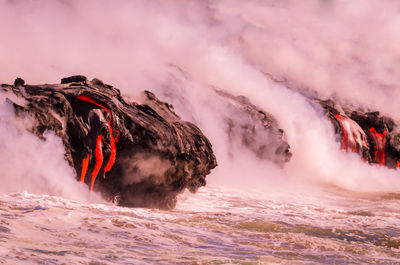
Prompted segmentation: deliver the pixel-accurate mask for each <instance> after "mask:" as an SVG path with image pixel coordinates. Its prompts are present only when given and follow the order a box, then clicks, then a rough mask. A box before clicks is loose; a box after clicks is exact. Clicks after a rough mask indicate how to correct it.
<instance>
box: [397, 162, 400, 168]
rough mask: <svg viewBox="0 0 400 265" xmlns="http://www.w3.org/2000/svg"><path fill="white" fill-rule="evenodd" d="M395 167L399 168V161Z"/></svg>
mask: <svg viewBox="0 0 400 265" xmlns="http://www.w3.org/2000/svg"><path fill="white" fill-rule="evenodd" d="M396 167H397V168H399V167H400V161H398V160H397V164H396Z"/></svg>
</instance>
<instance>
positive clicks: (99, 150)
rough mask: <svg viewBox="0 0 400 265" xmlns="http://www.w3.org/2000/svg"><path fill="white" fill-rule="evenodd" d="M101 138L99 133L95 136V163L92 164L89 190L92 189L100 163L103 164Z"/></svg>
mask: <svg viewBox="0 0 400 265" xmlns="http://www.w3.org/2000/svg"><path fill="white" fill-rule="evenodd" d="M102 140H103V136H102V135H101V134H100V135H99V136H97V142H96V150H95V158H96V165H95V166H94V169H93V172H92V182H91V184H90V190H93V186H94V181H95V180H96V177H97V174H98V173H99V171H100V168H101V165H102V164H103V144H102Z"/></svg>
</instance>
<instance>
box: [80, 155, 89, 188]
mask: <svg viewBox="0 0 400 265" xmlns="http://www.w3.org/2000/svg"><path fill="white" fill-rule="evenodd" d="M88 166H89V154H87V156H86V157H85V158H83V160H82V171H81V182H85V176H86V172H87V169H88Z"/></svg>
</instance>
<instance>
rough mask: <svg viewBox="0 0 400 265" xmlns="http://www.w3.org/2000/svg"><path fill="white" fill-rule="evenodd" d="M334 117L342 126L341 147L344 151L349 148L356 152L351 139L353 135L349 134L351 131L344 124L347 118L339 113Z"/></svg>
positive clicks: (355, 146) (354, 144)
mask: <svg viewBox="0 0 400 265" xmlns="http://www.w3.org/2000/svg"><path fill="white" fill-rule="evenodd" d="M335 118H336V120H337V121H338V122H339V124H340V126H341V128H342V149H343V150H346V151H348V150H349V149H351V150H352V151H353V152H357V145H356V143H355V141H354V139H353V135H350V134H349V132H350V133H351V130H350V129H349V128H348V126H346V124H345V123H346V122H347V118H346V117H343V116H342V115H340V114H336V115H335ZM350 137H351V139H350Z"/></svg>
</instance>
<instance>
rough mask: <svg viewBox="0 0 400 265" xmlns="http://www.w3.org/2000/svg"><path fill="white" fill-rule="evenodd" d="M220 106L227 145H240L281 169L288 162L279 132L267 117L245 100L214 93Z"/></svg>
mask: <svg viewBox="0 0 400 265" xmlns="http://www.w3.org/2000/svg"><path fill="white" fill-rule="evenodd" d="M216 92H217V94H218V96H219V97H220V105H223V106H224V108H225V110H227V111H226V112H225V113H223V114H221V115H224V114H225V116H224V120H225V124H226V131H227V134H228V139H229V140H230V143H231V144H234V143H235V142H240V143H241V144H242V146H243V147H245V148H247V149H248V150H250V151H251V152H253V153H254V154H255V155H256V156H257V157H258V158H260V159H262V160H267V161H272V162H274V163H275V164H277V165H279V166H283V165H284V164H285V163H287V162H289V161H290V158H291V157H292V153H291V152H290V150H289V149H290V146H289V144H288V143H287V142H286V140H285V137H284V131H283V130H282V129H280V128H279V123H278V121H277V120H276V119H275V118H274V117H273V116H272V115H271V114H269V113H267V112H265V111H263V110H261V109H260V108H259V107H257V106H255V105H253V104H252V103H251V102H250V100H249V99H248V98H247V97H245V96H233V95H231V94H229V93H227V92H225V91H222V90H216Z"/></svg>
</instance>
